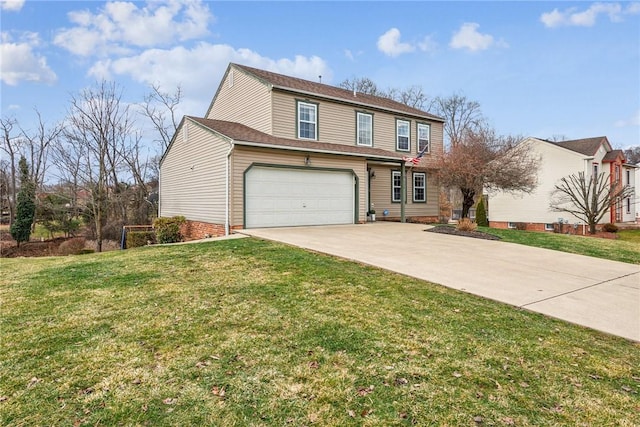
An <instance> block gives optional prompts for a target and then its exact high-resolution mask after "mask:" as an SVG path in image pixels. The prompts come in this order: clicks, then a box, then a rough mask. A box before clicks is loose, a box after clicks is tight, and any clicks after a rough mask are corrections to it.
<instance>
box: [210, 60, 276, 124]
mask: <svg viewBox="0 0 640 427" xmlns="http://www.w3.org/2000/svg"><path fill="white" fill-rule="evenodd" d="M232 72H233V85H232V86H231V87H229V79H230V73H232ZM206 118H208V119H216V120H227V121H230V122H237V123H242V124H243V125H246V126H249V127H251V128H253V129H256V130H259V131H261V132H265V133H271V89H270V88H269V86H268V85H267V84H265V83H263V82H261V81H259V80H257V79H256V78H255V77H253V76H250V75H247V74H246V73H244V72H243V71H241V70H239V69H236V68H233V67H232V68H231V69H230V70H229V73H227V75H226V78H225V79H224V80H223V81H222V83H221V84H220V88H219V91H218V93H217V97H216V99H215V100H214V102H213V106H212V107H211V110H210V111H209V114H208V116H207V117H206Z"/></svg>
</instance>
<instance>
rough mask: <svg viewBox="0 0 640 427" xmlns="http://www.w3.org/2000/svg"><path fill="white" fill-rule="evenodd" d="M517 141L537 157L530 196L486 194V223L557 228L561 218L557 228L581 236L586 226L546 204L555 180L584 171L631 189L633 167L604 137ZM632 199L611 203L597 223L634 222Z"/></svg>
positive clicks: (504, 226)
mask: <svg viewBox="0 0 640 427" xmlns="http://www.w3.org/2000/svg"><path fill="white" fill-rule="evenodd" d="M521 144H528V145H529V146H530V148H531V149H532V150H534V152H535V153H537V154H538V155H539V156H540V158H541V162H540V169H539V171H538V186H537V187H536V189H535V191H533V192H532V193H530V194H509V193H505V192H494V193H492V194H490V195H489V198H488V199H489V201H488V205H489V207H488V215H489V225H490V226H491V227H496V228H516V227H517V228H521V227H522V228H525V229H527V230H535V231H554V230H555V231H557V230H558V227H557V226H554V224H557V223H559V221H560V218H562V221H563V223H566V224H567V225H566V226H564V227H563V232H572V233H578V234H585V233H586V232H587V231H586V230H587V227H586V225H585V224H584V223H583V222H581V220H580V219H579V218H576V217H574V216H573V215H570V214H568V213H562V212H554V211H553V210H552V209H551V208H550V202H551V197H552V193H553V191H554V188H555V185H556V184H558V183H559V182H560V179H561V178H563V177H566V176H569V175H573V174H577V173H578V172H583V173H585V176H586V177H587V178H590V177H592V176H593V175H594V174H596V175H597V174H601V173H604V174H605V177H606V179H607V180H608V183H609V185H610V186H622V185H628V186H630V187H635V174H637V173H638V171H637V170H636V169H637V166H634V165H630V164H627V163H626V162H625V158H624V153H623V152H622V150H614V149H613V148H612V147H611V144H610V143H609V140H608V139H607V138H606V137H604V136H600V137H595V138H584V139H576V140H571V141H559V142H557V141H547V140H544V139H540V138H531V137H530V138H526V139H525V140H523V141H522V142H521ZM635 192H636V193H637V189H636V190H635ZM634 197H635V196H634V195H632V196H630V197H626V198H624V199H621V200H617V201H615V203H614V204H613V205H612V206H610V208H609V212H608V213H607V214H606V215H605V216H604V218H603V219H602V223H607V222H611V223H616V222H618V223H619V222H629V221H634V220H635V217H636V212H637V211H636V209H637V207H636V203H635V202H634Z"/></svg>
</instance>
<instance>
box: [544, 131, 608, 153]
mask: <svg viewBox="0 0 640 427" xmlns="http://www.w3.org/2000/svg"><path fill="white" fill-rule="evenodd" d="M549 142H553V143H554V144H556V145H558V146H560V147H563V148H566V149H567V150H571V151H575V152H577V153H580V154H584V155H585V156H594V155H595V154H596V153H597V152H598V148H600V145H602V143H603V142H607V143H608V142H609V141H608V140H607V137H606V136H597V137H594V138H583V139H573V140H570V141H549Z"/></svg>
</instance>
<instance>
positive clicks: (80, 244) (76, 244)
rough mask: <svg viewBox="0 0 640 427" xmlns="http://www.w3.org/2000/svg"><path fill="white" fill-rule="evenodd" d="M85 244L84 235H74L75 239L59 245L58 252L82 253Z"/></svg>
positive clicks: (61, 253)
mask: <svg viewBox="0 0 640 427" xmlns="http://www.w3.org/2000/svg"><path fill="white" fill-rule="evenodd" d="M84 246H85V240H84V237H74V238H73V239H69V240H65V241H64V242H62V243H61V244H60V246H58V253H59V254H60V255H80V254H81V253H83V251H84Z"/></svg>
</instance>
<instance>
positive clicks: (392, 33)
mask: <svg viewBox="0 0 640 427" xmlns="http://www.w3.org/2000/svg"><path fill="white" fill-rule="evenodd" d="M378 50H380V51H381V52H382V53H384V54H385V55H388V56H391V57H396V56H399V55H402V54H403V53H408V52H413V51H414V50H415V47H414V46H412V45H411V44H409V43H401V42H400V30H398V29H397V28H391V29H390V30H389V31H387V32H386V33H384V34H383V35H381V36H380V37H379V38H378Z"/></svg>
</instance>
